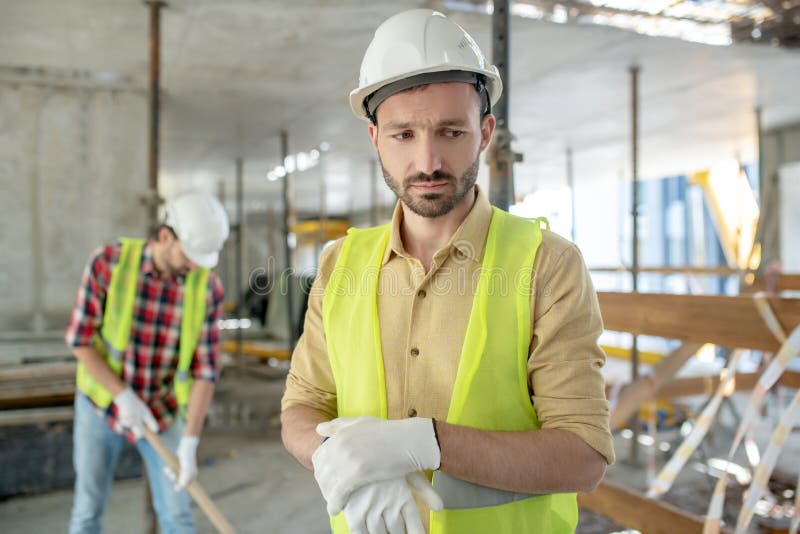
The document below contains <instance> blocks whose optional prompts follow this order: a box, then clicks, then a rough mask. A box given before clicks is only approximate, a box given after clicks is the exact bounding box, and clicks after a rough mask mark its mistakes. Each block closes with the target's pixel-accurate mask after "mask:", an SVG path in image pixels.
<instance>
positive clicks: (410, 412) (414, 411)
mask: <svg viewBox="0 0 800 534" xmlns="http://www.w3.org/2000/svg"><path fill="white" fill-rule="evenodd" d="M408 416H409V417H416V416H417V410H415V409H414V408H411V409H410V410H408Z"/></svg>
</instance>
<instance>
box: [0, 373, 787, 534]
mask: <svg viewBox="0 0 800 534" xmlns="http://www.w3.org/2000/svg"><path fill="white" fill-rule="evenodd" d="M265 373H266V375H267V379H266V380H265V377H264V375H265ZM270 373H272V375H270ZM256 374H259V375H260V376H259V377H256V376H255V375H256ZM280 375H281V373H280V371H269V370H266V371H265V370H264V368H263V367H262V368H261V369H254V370H249V371H247V370H246V371H241V370H234V371H233V372H229V371H227V370H226V374H225V376H224V379H223V380H222V382H221V383H220V387H219V388H218V391H217V395H216V396H215V401H214V405H213V409H212V410H211V412H210V413H209V420H208V423H207V428H206V431H205V433H204V437H203V440H202V441H201V444H200V449H199V451H198V459H199V463H200V465H201V467H200V482H201V484H202V486H203V487H204V489H205V490H206V492H207V493H208V494H209V496H210V497H211V498H212V500H213V501H214V502H215V503H216V504H217V506H218V507H219V508H220V510H221V511H222V513H223V515H225V517H226V518H227V519H228V520H229V521H230V522H231V523H232V524H233V525H234V527H235V528H236V530H237V532H243V533H248V532H275V533H290V534H295V533H302V534H322V533H327V532H329V528H328V518H327V515H326V513H325V505H324V501H323V499H322V497H321V495H320V493H319V489H318V488H317V485H316V482H315V480H314V478H313V476H312V474H311V473H310V472H308V471H306V470H305V469H304V468H303V467H302V466H300V465H299V464H298V463H297V462H296V461H295V460H294V459H293V458H292V457H291V456H289V454H288V453H287V452H286V451H285V450H284V448H283V445H282V443H281V441H280V426H279V421H278V412H279V400H280V396H281V394H282V391H283V381H282V379H281V376H280ZM734 399H735V401H736V402H735V404H736V405H737V408H738V410H737V411H739V412H740V413H741V408H742V403H743V401H744V400H745V399H744V397H741V398H739V396H735V397H734ZM778 404H779V405H780V404H782V403H780V402H779V403H778ZM768 405H770V406H772V408H771V409H769V410H768V413H770V417H768V418H766V419H764V420H762V421H760V424H759V425H758V426H759V428H757V431H756V432H755V436H756V440H757V441H758V442H760V443H759V445H760V447H759V448H760V450H761V451H762V452H763V450H764V444H765V441H766V440H768V439H769V431H768V429H769V427H770V426H771V424H774V418H775V417H776V415H777V413H778V412H779V410H777V409H776V408H777V407H776V406H775V399H774V398H773V399H771V402H770V403H768ZM732 414H733V412H730V413H729V410H723V413H722V421H723V422H724V424H722V425H715V427H714V430H713V431H712V433H711V434H712V435H711V436H709V438H708V439H707V440H706V441H705V445H704V450H703V451H702V454H698V455H695V457H693V460H692V461H690V462H689V464H688V465H687V466H686V468H685V469H684V470H683V471H682V473H681V475H680V477H679V479H678V481H677V482H676V484H675V486H674V487H673V489H672V490H671V491H670V492H669V493H668V494H667V495H665V496H664V500H665V501H668V502H671V503H672V504H675V505H677V506H679V507H681V508H682V509H684V510H688V511H692V512H694V513H697V514H700V515H702V514H704V513H705V509H706V506H707V504H708V501H709V498H710V494H711V489H712V487H713V483H714V481H715V478H714V477H713V476H712V477H709V476H708V475H707V474H704V473H702V472H700V470H699V469H698V467H701V464H702V463H703V457H705V458H708V457H714V456H716V457H723V456H724V454H725V451H726V450H727V447H728V446H729V444H730V440H731V439H732V437H733V436H732V432H733V428H734V426H733V424H734V423H735V417H733V416H732ZM771 420H772V423H771V422H770V421H771ZM615 440H616V443H615V446H616V450H617V456H618V462H617V464H616V465H614V466H613V467H612V468H610V469H609V471H608V474H607V476H608V477H609V478H611V479H614V480H617V481H623V482H624V483H625V484H626V485H627V486H629V487H631V488H637V489H640V490H643V489H644V488H645V487H646V474H645V470H644V467H643V464H644V461H645V459H646V455H647V449H648V448H647V447H642V448H641V451H640V455H639V462H638V465H632V464H630V462H628V461H627V460H628V458H629V454H628V451H629V448H630V440H626V439H625V438H623V437H622V436H621V435H620V434H617V435H616V438H615ZM679 441H680V436H679V434H678V432H677V429H672V430H666V431H663V432H660V433H659V436H658V443H663V442H670V443H671V445H672V450H674V446H675V445H677V443H679ZM669 455H670V453H666V452H660V451H659V452H658V453H657V454H656V464H657V465H659V466H660V465H663V463H664V462H665V461H666V459H667V458H668V456H669ZM798 457H800V433H798V432H794V433H792V434H791V435H790V438H789V442H788V443H787V446H786V449H785V450H784V452H783V454H782V455H781V457H780V459H779V462H778V470H780V471H783V472H784V473H788V474H790V478H791V477H794V478H793V479H792V481H790V482H792V484H793V481H794V480H796V476H797V475H796V472H797V471H796V470H797V467H796V466H797V463H796V462H797V458H798ZM737 461H738V462H739V463H740V464H741V465H746V460H745V458H744V456H743V453H742V451H740V453H739V454H738V455H737ZM792 473H793V475H791V474H792ZM143 484H144V483H143V480H142V479H133V480H126V481H118V482H116V483H115V485H114V489H113V491H112V494H111V498H110V502H109V505H108V510H107V514H106V518H105V527H106V528H105V531H107V532H115V533H120V534H126V533H129V532H130V533H137V534H138V533H140V532H141V531H142V526H141V525H142V520H143V517H144V515H143V510H144V485H143ZM742 489H744V488H741V487H739V488H734V487H731V488H730V489H729V491H728V499H727V503H728V505H727V510H726V515H727V516H728V518H729V520H733V519H735V514H736V512H737V510H736V505H735V504H734V503H735V502H737V497H739V496H740V495H741V491H742ZM71 502H72V491H71V490H68V489H67V490H58V491H51V492H48V493H44V494H38V495H32V496H24V497H14V498H11V499H8V500H5V501H0V531H2V532H3V533H4V534H16V533H20V534H22V533H25V534H27V533H30V532H35V533H39V532H48V533H49V532H64V531H65V530H66V527H67V523H68V518H69V512H70V506H71ZM738 502H741V501H738ZM194 516H195V520H196V522H197V525H198V531H199V532H201V533H205V532H209V533H210V532H214V531H215V530H214V528H213V527H212V526H211V524H210V523H209V522H208V520H207V519H206V518H205V517H204V515H203V513H202V512H201V511H200V510H199V509H197V508H195V512H194ZM756 522H762V521H761V520H760V519H759V518H758V517H757V518H756ZM621 530H623V529H622V528H621V527H619V526H617V525H614V523H612V522H611V521H609V520H608V519H606V518H603V517H600V516H595V515H593V514H590V513H582V514H581V520H580V524H579V527H578V530H577V532H579V533H580V534H607V533H609V532H619V531H621Z"/></svg>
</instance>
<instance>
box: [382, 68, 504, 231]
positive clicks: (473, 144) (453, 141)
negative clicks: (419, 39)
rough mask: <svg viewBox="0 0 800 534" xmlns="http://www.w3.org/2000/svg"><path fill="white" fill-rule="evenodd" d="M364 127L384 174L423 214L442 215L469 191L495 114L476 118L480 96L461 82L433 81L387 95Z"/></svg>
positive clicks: (404, 199)
mask: <svg viewBox="0 0 800 534" xmlns="http://www.w3.org/2000/svg"><path fill="white" fill-rule="evenodd" d="M377 119H378V125H377V126H375V125H371V126H370V128H369V133H370V137H371V138H372V142H373V144H374V145H375V148H376V149H377V151H378V156H379V158H380V162H381V167H382V169H383V176H384V179H385V180H386V183H387V185H388V186H389V187H390V188H391V190H392V191H394V193H395V195H397V198H399V199H400V200H401V201H402V202H403V204H405V205H406V206H407V207H408V208H409V209H410V210H411V211H413V212H414V213H416V214H417V215H420V216H422V217H428V218H434V217H440V216H442V215H446V214H447V213H449V212H450V211H452V210H453V208H454V207H455V206H457V205H458V204H459V203H460V202H462V201H463V200H464V198H465V196H466V194H467V193H468V192H469V191H471V190H472V186H474V185H475V180H476V178H477V176H478V160H479V156H480V153H481V152H482V151H483V150H484V149H485V148H486V147H487V146H488V144H489V141H490V140H491V136H492V131H493V130H494V125H495V120H494V117H493V116H491V115H489V116H487V117H485V118H484V119H483V121H481V118H480V97H479V96H478V93H477V92H476V91H475V88H474V87H473V86H471V85H469V84H466V83H461V82H452V83H435V84H430V85H426V86H422V87H416V88H413V89H410V90H408V91H403V92H400V93H397V94H395V95H392V96H390V97H389V98H387V99H386V100H385V101H384V102H383V103H381V105H380V106H379V107H378V110H377Z"/></svg>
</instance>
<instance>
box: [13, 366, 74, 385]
mask: <svg viewBox="0 0 800 534" xmlns="http://www.w3.org/2000/svg"><path fill="white" fill-rule="evenodd" d="M77 368H78V364H77V363H74V362H73V363H42V364H32V363H29V364H25V365H16V366H14V367H10V368H8V367H6V368H2V369H0V383H3V382H16V381H18V380H40V379H64V378H73V377H74V376H75V371H76V369H77Z"/></svg>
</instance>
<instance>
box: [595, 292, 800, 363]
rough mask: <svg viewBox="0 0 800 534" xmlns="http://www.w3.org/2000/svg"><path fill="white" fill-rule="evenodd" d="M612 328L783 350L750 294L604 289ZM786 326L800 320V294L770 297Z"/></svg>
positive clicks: (605, 309)
mask: <svg viewBox="0 0 800 534" xmlns="http://www.w3.org/2000/svg"><path fill="white" fill-rule="evenodd" d="M597 296H598V299H599V301H600V310H601V312H602V315H603V323H604V324H605V328H606V329H607V330H615V331H619V332H630V333H632V334H637V335H650V336H660V337H665V338H669V339H680V340H683V341H692V342H698V343H714V344H717V345H722V346H723V347H729V348H742V349H757V350H765V351H772V352H774V351H777V350H778V348H779V343H778V341H777V339H775V336H774V335H773V334H772V332H770V331H769V329H768V328H767V327H766V325H765V324H764V321H763V320H762V319H761V316H760V315H759V313H758V311H757V310H756V307H755V305H754V304H753V299H752V298H750V297H725V296H716V295H667V294H660V293H620V292H607V291H603V292H599V293H598V294H597ZM769 302H770V304H771V305H772V308H773V310H774V311H775V315H776V316H777V317H778V321H779V322H780V323H781V325H782V326H783V328H784V331H785V332H787V333H788V332H791V331H792V329H794V327H795V326H797V325H798V324H800V299H786V298H770V299H769Z"/></svg>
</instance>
